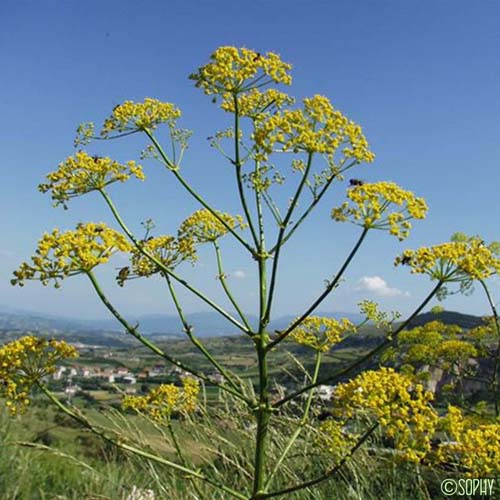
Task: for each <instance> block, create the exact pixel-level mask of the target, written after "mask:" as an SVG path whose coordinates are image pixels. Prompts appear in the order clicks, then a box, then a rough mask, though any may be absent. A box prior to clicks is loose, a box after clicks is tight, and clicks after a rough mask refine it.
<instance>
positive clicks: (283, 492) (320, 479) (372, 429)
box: [256, 422, 378, 500]
mask: <svg viewBox="0 0 500 500" xmlns="http://www.w3.org/2000/svg"><path fill="white" fill-rule="evenodd" d="M377 427H378V422H377V423H376V424H374V425H373V426H372V427H370V428H369V429H368V430H367V431H366V432H365V433H364V434H363V435H362V436H361V438H360V439H359V440H358V442H357V443H356V444H355V445H354V446H353V447H352V448H351V449H350V450H349V453H347V455H345V456H344V457H343V458H342V460H341V461H340V462H339V463H338V464H337V465H336V466H335V467H333V468H332V469H330V470H328V471H326V472H325V473H324V474H323V475H321V476H319V477H317V478H315V479H311V480H309V481H304V482H303V483H300V484H296V485H295V486H290V487H288V488H285V489H283V490H279V491H273V492H271V493H264V494H262V495H259V496H257V497H256V500H264V499H265V498H273V497H278V496H281V495H286V494H289V493H293V492H294V491H299V490H303V489H305V488H310V487H311V486H316V485H317V484H319V483H322V482H323V481H326V480H328V479H330V478H331V477H332V476H334V475H335V474H336V473H337V472H338V471H339V469H340V468H341V467H342V466H343V465H344V464H345V463H346V462H347V461H348V460H349V459H350V458H351V457H352V456H353V455H354V453H356V451H357V450H358V449H359V448H360V447H361V446H362V445H363V444H364V443H365V442H366V441H367V440H368V438H369V437H370V436H371V435H372V434H373V433H374V432H375V429H377Z"/></svg>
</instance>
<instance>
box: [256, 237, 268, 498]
mask: <svg viewBox="0 0 500 500" xmlns="http://www.w3.org/2000/svg"><path fill="white" fill-rule="evenodd" d="M266 259H267V257H266V251H265V242H264V239H263V234H261V241H260V242H259V254H258V266H259V309H260V310H259V331H258V335H257V337H256V344H255V348H256V351H257V358H258V365H259V403H258V407H257V409H256V413H257V431H256V437H255V459H254V465H255V469H254V483H253V494H252V498H257V495H258V494H259V493H260V492H262V491H263V487H264V484H265V469H266V458H267V457H266V451H267V444H268V431H269V420H270V417H271V411H272V408H271V405H270V402H269V371H268V361H267V350H266V345H267V343H268V339H269V337H268V335H267V332H266V327H267V322H268V320H267V318H266V317H267V315H266V296H267V276H266Z"/></svg>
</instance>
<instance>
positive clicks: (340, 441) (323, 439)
mask: <svg viewBox="0 0 500 500" xmlns="http://www.w3.org/2000/svg"><path fill="white" fill-rule="evenodd" d="M315 441H316V444H317V445H318V448H319V449H320V450H326V451H327V452H328V454H329V455H330V456H331V458H332V459H333V463H334V464H337V463H339V462H340V461H341V460H342V459H343V458H344V457H345V456H346V455H347V454H348V453H349V451H350V450H351V448H353V446H354V445H355V444H356V437H355V436H354V435H352V434H350V433H348V432H346V431H345V430H344V428H343V426H342V423H341V422H337V421H335V420H333V419H328V420H325V421H324V422H322V423H321V424H320V425H319V426H318V435H317V437H316V439H315Z"/></svg>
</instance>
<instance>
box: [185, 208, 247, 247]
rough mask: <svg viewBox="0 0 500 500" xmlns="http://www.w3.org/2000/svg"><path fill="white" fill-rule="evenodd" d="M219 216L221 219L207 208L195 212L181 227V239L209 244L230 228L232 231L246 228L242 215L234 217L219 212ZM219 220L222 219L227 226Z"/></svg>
mask: <svg viewBox="0 0 500 500" xmlns="http://www.w3.org/2000/svg"><path fill="white" fill-rule="evenodd" d="M217 215H218V216H219V218H217V217H216V216H215V215H214V214H213V213H212V212H210V210H207V209H205V208H203V209H201V210H198V211H196V212H194V213H193V214H192V215H190V216H189V217H188V218H187V219H185V220H184V222H182V224H181V225H180V227H179V238H180V239H183V238H188V239H189V240H193V241H194V242H195V243H207V242H211V241H215V240H217V239H218V238H220V237H222V236H224V235H225V234H227V232H228V231H229V229H228V227H230V228H231V229H236V228H239V229H244V228H245V224H244V222H243V218H242V217H241V216H240V215H237V216H232V215H230V214H227V213H223V212H217ZM219 219H222V220H223V221H224V222H225V225H224V224H223V223H222V222H221V220H219Z"/></svg>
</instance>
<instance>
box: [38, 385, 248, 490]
mask: <svg viewBox="0 0 500 500" xmlns="http://www.w3.org/2000/svg"><path fill="white" fill-rule="evenodd" d="M37 385H38V387H39V388H40V389H41V390H42V392H43V393H44V394H45V395H46V396H47V397H48V398H49V399H50V400H51V401H52V403H54V404H55V405H56V406H57V407H58V408H59V409H60V410H61V411H63V412H64V413H65V414H66V415H68V416H69V417H71V418H73V419H74V420H76V421H77V422H78V423H80V424H81V425H82V426H83V427H85V428H86V429H89V430H90V431H91V432H92V433H94V434H96V435H97V436H100V437H101V438H102V439H104V440H105V441H107V442H109V443H111V444H112V445H114V446H116V447H118V448H121V449H122V450H125V451H129V452H131V453H134V454H135V455H139V456H141V457H143V458H146V459H148V460H152V461H154V462H158V463H160V464H162V465H166V466H168V467H170V468H172V469H174V470H176V471H177V472H180V473H183V474H187V475H188V476H190V477H191V478H196V479H200V480H202V481H205V482H207V483H208V484H210V485H212V486H214V487H215V488H218V489H220V490H222V491H225V492H226V493H229V494H230V495H231V496H233V497H234V498H239V499H241V500H247V497H246V496H244V495H242V494H241V493H238V492H237V491H234V490H232V489H231V488H229V487H227V486H225V485H223V484H219V483H218V482H216V481H213V480H212V479H210V478H208V477H206V476H204V475H203V474H201V473H200V472H198V471H195V470H192V469H189V468H187V467H185V466H183V465H179V464H176V463H175V462H171V461H170V460H166V459H165V458H162V457H158V456H156V455H154V454H152V453H149V452H147V451H144V450H140V449H139V448H135V447H134V446H131V445H129V444H127V443H125V442H123V441H118V440H116V439H113V438H112V437H110V436H109V435H108V434H107V433H106V432H105V431H104V430H100V429H98V428H97V427H95V426H94V425H92V424H91V423H90V422H89V421H88V420H87V419H86V418H84V417H83V416H82V415H79V414H78V413H75V412H74V411H72V410H70V409H69V408H68V407H67V406H66V405H64V404H63V403H62V402H61V401H60V400H59V399H58V398H56V397H55V396H54V394H52V393H51V392H50V391H49V390H48V389H47V388H46V387H45V386H44V385H42V384H40V383H38V384H37Z"/></svg>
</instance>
